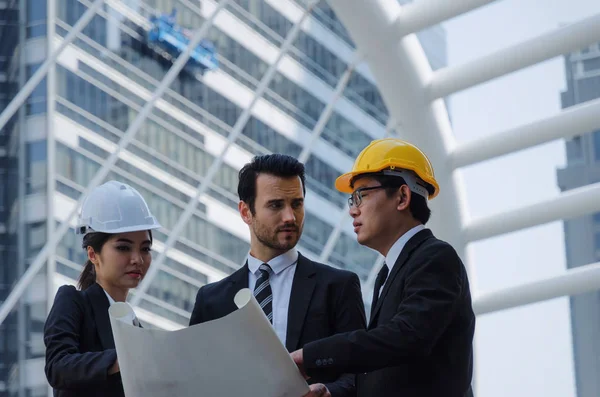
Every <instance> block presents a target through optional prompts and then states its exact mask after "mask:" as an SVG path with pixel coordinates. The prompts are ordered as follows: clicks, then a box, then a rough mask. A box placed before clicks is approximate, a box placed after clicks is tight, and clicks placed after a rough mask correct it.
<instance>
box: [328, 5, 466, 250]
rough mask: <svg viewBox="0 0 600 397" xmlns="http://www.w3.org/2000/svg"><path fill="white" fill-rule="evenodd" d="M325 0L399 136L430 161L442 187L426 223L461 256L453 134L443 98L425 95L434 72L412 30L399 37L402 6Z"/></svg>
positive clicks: (460, 211) (459, 193)
mask: <svg viewBox="0 0 600 397" xmlns="http://www.w3.org/2000/svg"><path fill="white" fill-rule="evenodd" d="M329 3H330V4H331V6H332V7H333V9H334V11H335V12H336V14H337V16H338V18H339V19H340V20H341V21H342V23H343V24H344V26H345V27H346V28H347V29H348V31H349V33H350V35H351V36H352V39H353V40H354V42H355V43H356V47H357V49H358V51H360V52H361V53H363V54H366V55H367V58H366V60H367V62H368V64H369V68H370V69H371V71H372V73H373V75H374V77H375V80H376V81H377V85H378V87H379V90H380V92H381V94H382V96H383V98H384V100H385V103H386V105H387V108H388V109H389V112H390V114H391V116H392V117H393V118H394V119H395V120H399V121H401V123H402V137H403V138H404V139H406V140H407V141H409V142H411V143H413V144H415V145H417V146H418V147H419V148H421V149H422V150H423V151H424V152H425V153H426V154H427V156H428V157H429V158H430V160H431V161H432V163H433V166H434V169H435V174H436V178H437V180H438V182H439V184H440V188H441V191H440V194H439V196H438V197H437V198H436V199H434V200H432V201H431V202H430V206H431V208H432V211H433V213H434V216H433V217H432V219H431V221H430V223H431V226H432V228H433V230H435V231H436V234H437V235H438V236H439V237H440V238H442V239H444V240H446V241H448V242H450V243H451V244H452V245H453V246H454V247H455V248H456V250H457V251H458V253H459V254H460V255H461V256H463V253H464V247H465V242H464V241H463V240H462V236H461V234H460V233H457V232H456V231H457V230H461V229H462V225H463V222H462V215H463V214H464V213H465V211H466V209H465V208H464V206H463V203H462V199H461V197H462V195H463V192H462V190H461V189H459V187H458V186H457V185H458V184H457V183H456V179H458V176H457V175H456V174H455V173H454V172H453V170H451V169H450V168H449V167H447V156H448V153H449V152H450V151H451V150H452V149H453V147H454V137H453V135H452V130H451V126H450V121H449V118H448V113H447V111H446V106H445V104H444V102H443V100H436V101H434V102H429V101H428V100H427V97H426V96H425V90H424V88H425V85H426V83H427V82H429V81H430V80H431V77H432V71H431V67H430V65H429V62H428V60H427V58H426V56H425V53H424V51H423V48H422V47H421V45H420V44H419V41H418V39H417V37H416V35H414V34H410V35H408V36H405V37H404V38H402V39H401V40H400V41H398V39H397V37H398V35H397V34H395V30H396V25H395V18H396V16H398V15H401V13H402V8H401V6H400V5H399V4H398V1H397V0H378V1H376V2H366V1H360V0H329ZM436 3H439V2H436ZM448 3H450V2H448ZM454 3H455V2H452V4H454ZM407 23H408V22H407ZM399 71H402V72H401V73H399Z"/></svg>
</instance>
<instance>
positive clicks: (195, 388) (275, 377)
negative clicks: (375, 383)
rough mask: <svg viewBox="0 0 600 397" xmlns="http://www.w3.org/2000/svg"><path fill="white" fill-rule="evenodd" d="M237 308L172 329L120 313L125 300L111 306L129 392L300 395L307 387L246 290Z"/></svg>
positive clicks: (158, 396)
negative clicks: (149, 326)
mask: <svg viewBox="0 0 600 397" xmlns="http://www.w3.org/2000/svg"><path fill="white" fill-rule="evenodd" d="M235 304H236V305H237V307H238V310H236V311H234V312H233V313H231V314H229V315H228V316H226V317H223V318H220V319H217V320H214V321H210V322H207V323H203V324H197V325H194V326H192V327H189V328H184V329H181V330H177V331H163V330H154V329H144V328H138V327H135V326H133V324H129V323H128V322H124V321H122V320H120V319H122V318H124V317H126V316H127V315H128V314H130V313H131V311H132V309H131V307H130V306H129V305H128V304H127V303H122V302H118V303H115V304H113V305H112V306H111V307H110V309H109V316H110V323H111V326H112V331H113V336H114V339H115V347H116V349H117V357H118V360H119V366H120V368H121V378H122V379H123V388H124V389H125V395H126V396H127V397H188V396H189V397H192V396H193V397H197V396H218V397H238V396H257V397H302V396H303V395H305V394H306V393H308V392H309V388H308V385H307V384H306V381H305V380H304V379H303V377H302V376H301V375H300V373H299V371H298V369H297V368H296V365H295V364H294V362H293V361H292V359H291V358H290V356H289V354H288V352H287V350H286V348H285V347H284V346H283V344H282V343H281V342H280V341H279V338H277V335H276V334H275V331H274V330H273V327H272V326H271V324H270V323H269V321H268V320H267V317H266V316H265V315H264V313H263V311H262V309H261V308H260V306H259V305H258V303H257V301H256V299H255V298H254V296H253V295H252V292H251V291H250V290H249V289H243V290H241V291H239V292H238V293H237V295H236V296H235Z"/></svg>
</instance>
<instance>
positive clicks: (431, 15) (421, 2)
mask: <svg viewBox="0 0 600 397" xmlns="http://www.w3.org/2000/svg"><path fill="white" fill-rule="evenodd" d="M494 1H496V0H453V1H448V0H417V1H413V2H412V3H409V4H407V5H405V6H404V7H402V11H401V12H400V14H398V17H397V18H396V21H395V22H394V25H395V26H394V27H395V29H396V30H397V33H396V34H397V35H399V37H398V36H397V37H398V38H401V37H403V36H406V35H408V34H411V33H417V32H418V31H420V30H423V29H426V28H428V27H430V26H433V25H437V24H438V23H441V22H444V21H446V20H448V19H451V18H454V17H456V16H458V15H461V14H465V13H467V12H469V11H472V10H474V9H476V8H479V7H482V6H484V5H486V4H489V3H493V2H494Z"/></svg>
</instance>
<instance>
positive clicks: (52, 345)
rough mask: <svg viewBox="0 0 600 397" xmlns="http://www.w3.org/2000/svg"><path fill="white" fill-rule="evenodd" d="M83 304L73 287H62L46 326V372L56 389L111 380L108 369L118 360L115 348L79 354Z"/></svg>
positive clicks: (87, 385)
mask: <svg viewBox="0 0 600 397" xmlns="http://www.w3.org/2000/svg"><path fill="white" fill-rule="evenodd" d="M83 305H84V303H83V299H82V297H81V295H80V293H79V292H78V291H77V290H76V289H75V287H73V286H66V285H65V286H62V287H60V288H59V290H58V292H57V294H56V298H55V299H54V304H53V306H52V309H51V310H50V313H49V314H48V318H47V319H46V323H45V325H44V344H45V345H46V366H45V372H46V377H47V378H48V383H49V384H50V386H52V387H53V388H57V389H72V388H78V387H84V386H85V387H89V386H92V385H94V384H95V383H102V382H105V381H107V379H108V378H109V375H108V370H109V369H110V367H111V366H112V365H113V364H114V362H115V360H116V359H117V352H116V350H115V349H107V350H104V351H101V352H85V353H81V351H80V347H79V346H80V345H79V343H80V329H81V326H82V323H83V318H84V317H83V315H84V306H83Z"/></svg>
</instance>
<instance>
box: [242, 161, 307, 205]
mask: <svg viewBox="0 0 600 397" xmlns="http://www.w3.org/2000/svg"><path fill="white" fill-rule="evenodd" d="M259 174H269V175H274V176H278V177H281V178H292V177H295V176H297V177H300V181H302V193H303V195H306V187H305V184H306V183H305V180H306V177H305V173H304V164H302V163H301V162H299V161H298V160H297V159H295V158H294V157H292V156H288V155H286V154H279V153H273V154H266V155H263V156H255V157H254V158H253V159H252V161H251V162H249V163H248V164H246V165H244V167H242V169H241V170H240V173H239V182H238V196H239V198H240V200H241V201H243V202H245V203H246V204H248V206H249V207H250V211H251V212H252V214H254V210H255V207H254V204H255V201H256V178H258V175H259Z"/></svg>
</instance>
